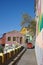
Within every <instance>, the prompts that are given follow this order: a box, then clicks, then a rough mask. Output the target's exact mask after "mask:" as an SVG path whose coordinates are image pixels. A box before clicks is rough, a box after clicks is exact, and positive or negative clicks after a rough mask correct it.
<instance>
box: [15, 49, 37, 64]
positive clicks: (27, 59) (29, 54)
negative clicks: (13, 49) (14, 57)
mask: <svg viewBox="0 0 43 65" xmlns="http://www.w3.org/2000/svg"><path fill="white" fill-rule="evenodd" d="M16 65H37V62H36V57H35V50H34V49H27V51H26V52H25V53H24V54H23V56H22V57H21V59H20V60H19V61H18V62H17V64H16Z"/></svg>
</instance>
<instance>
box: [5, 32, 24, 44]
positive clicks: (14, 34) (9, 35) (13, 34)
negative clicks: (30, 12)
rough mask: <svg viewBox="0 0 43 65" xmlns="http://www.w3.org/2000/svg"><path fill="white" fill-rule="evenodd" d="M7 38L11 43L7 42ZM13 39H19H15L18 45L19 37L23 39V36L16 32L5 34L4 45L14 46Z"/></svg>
mask: <svg viewBox="0 0 43 65" xmlns="http://www.w3.org/2000/svg"><path fill="white" fill-rule="evenodd" d="M8 37H11V41H8ZM13 37H19V39H17V38H16V41H17V42H19V43H20V37H23V35H22V34H21V33H19V32H17V31H14V32H9V33H6V43H7V44H13V43H14V44H15V41H13ZM22 42H23V41H22Z"/></svg>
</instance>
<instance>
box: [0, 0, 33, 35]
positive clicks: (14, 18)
mask: <svg viewBox="0 0 43 65" xmlns="http://www.w3.org/2000/svg"><path fill="white" fill-rule="evenodd" d="M25 13H27V14H29V15H31V16H32V17H34V0H0V35H1V34H3V33H5V32H8V31H11V30H20V29H21V26H20V22H21V21H22V15H23V14H25Z"/></svg>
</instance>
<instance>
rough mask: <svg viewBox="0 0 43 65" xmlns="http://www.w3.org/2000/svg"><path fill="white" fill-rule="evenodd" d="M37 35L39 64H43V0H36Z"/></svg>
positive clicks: (36, 48) (36, 50)
mask: <svg viewBox="0 0 43 65" xmlns="http://www.w3.org/2000/svg"><path fill="white" fill-rule="evenodd" d="M36 1H38V3H37V2H36V8H37V9H36V15H37V16H38V17H36V22H37V27H36V28H37V30H36V33H37V36H36V44H35V52H36V60H37V65H43V0H36Z"/></svg>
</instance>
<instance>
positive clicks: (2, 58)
mask: <svg viewBox="0 0 43 65" xmlns="http://www.w3.org/2000/svg"><path fill="white" fill-rule="evenodd" d="M0 61H1V62H0V63H4V54H3V53H0Z"/></svg>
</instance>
